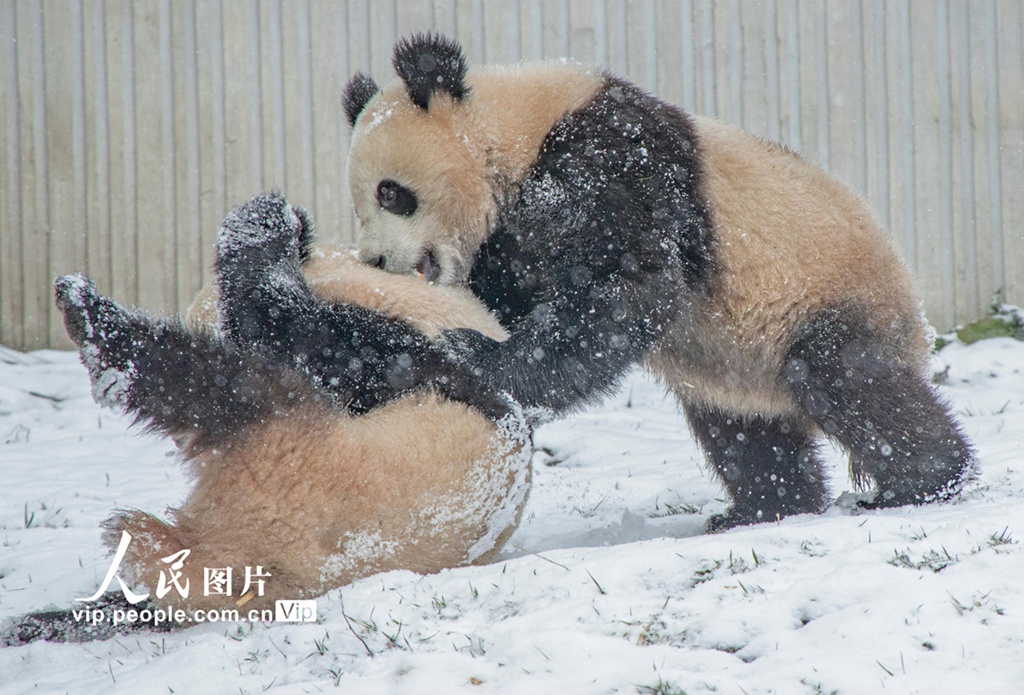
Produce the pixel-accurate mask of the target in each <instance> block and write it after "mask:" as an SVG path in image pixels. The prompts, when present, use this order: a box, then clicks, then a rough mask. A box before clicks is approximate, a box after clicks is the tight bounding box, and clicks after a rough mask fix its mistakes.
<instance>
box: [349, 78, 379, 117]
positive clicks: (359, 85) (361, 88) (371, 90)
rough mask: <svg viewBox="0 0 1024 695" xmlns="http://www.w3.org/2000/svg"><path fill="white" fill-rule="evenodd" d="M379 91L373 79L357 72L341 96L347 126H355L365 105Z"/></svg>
mask: <svg viewBox="0 0 1024 695" xmlns="http://www.w3.org/2000/svg"><path fill="white" fill-rule="evenodd" d="M379 91H380V87H378V86H377V83H376V82H374V81H373V78H372V77H370V76H369V75H367V74H366V73H362V72H357V73H356V74H355V75H353V76H352V79H351V80H349V81H348V84H347V85H345V91H344V92H342V94H341V103H342V105H343V106H344V107H345V116H346V117H347V118H348V124H349V125H355V124H356V119H357V118H359V114H361V113H362V112H363V109H365V108H366V104H367V103H368V102H369V101H370V99H372V98H373V97H374V95H375V94H376V93H377V92H379Z"/></svg>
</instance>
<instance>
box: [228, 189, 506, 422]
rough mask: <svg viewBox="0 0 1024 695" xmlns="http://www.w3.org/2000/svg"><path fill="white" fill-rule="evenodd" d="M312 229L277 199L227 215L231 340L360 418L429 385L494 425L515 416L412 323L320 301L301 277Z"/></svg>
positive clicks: (502, 399)
mask: <svg viewBox="0 0 1024 695" xmlns="http://www.w3.org/2000/svg"><path fill="white" fill-rule="evenodd" d="M310 224H311V223H310V221H309V218H308V217H307V216H306V214H305V213H304V212H303V211H301V209H299V208H293V207H292V206H291V205H289V203H288V201H287V200H285V199H284V198H283V197H282V196H280V195H278V194H273V193H272V194H267V195H261V196H257V197H255V198H253V199H251V200H250V201H248V202H246V203H244V204H242V205H240V206H238V207H237V208H235V209H234V210H233V211H232V212H231V213H230V214H229V215H228V216H227V217H226V218H225V220H224V224H223V226H222V228H221V230H220V234H219V236H218V241H217V261H216V269H217V289H218V294H219V297H220V299H219V301H220V314H221V320H222V324H223V325H222V326H221V328H222V330H223V332H224V333H225V335H226V336H227V339H228V340H229V341H231V342H232V343H234V344H235V345H238V346H240V347H243V348H244V349H246V350H252V351H253V352H254V353H256V354H259V355H261V356H263V357H264V358H266V359H267V360H269V361H271V362H274V363H279V364H282V365H288V366H291V367H292V368H294V369H296V370H297V371H299V372H301V373H303V374H304V375H306V377H307V378H308V380H309V381H310V383H311V384H312V385H313V386H314V387H316V388H317V390H318V391H319V392H320V393H323V394H325V395H327V396H328V397H330V398H331V400H332V401H333V402H334V403H335V404H336V405H338V406H340V407H344V408H346V409H348V410H349V411H350V412H352V413H354V414H359V413H364V412H366V411H368V410H370V409H372V408H374V407H376V406H378V405H382V404H384V403H387V402H389V401H391V400H393V399H395V398H397V397H399V396H401V395H403V394H406V393H408V392H410V391H412V390H415V389H422V388H433V389H436V390H437V391H439V392H440V393H442V394H443V395H445V396H446V397H449V398H452V399H454V400H458V401H462V402H464V403H468V404H469V405H472V406H474V407H476V408H478V409H479V410H481V411H482V412H484V413H485V414H487V415H489V416H491V417H493V418H495V419H498V418H500V417H502V416H504V415H505V414H506V413H508V412H509V410H510V403H509V401H508V400H507V399H506V398H505V397H504V396H503V395H502V394H500V393H499V392H498V391H497V390H496V389H491V388H487V387H486V386H485V385H484V384H482V383H481V382H480V380H479V379H478V378H476V377H475V376H474V375H473V374H472V372H471V371H470V369H469V367H468V366H466V365H464V364H461V363H460V361H459V360H458V359H457V358H456V356H455V355H454V354H453V353H452V351H451V350H450V349H448V348H447V347H446V346H441V345H435V344H434V343H432V342H431V341H430V340H428V339H427V338H426V337H425V336H424V335H423V334H422V333H420V332H419V331H417V330H415V329H414V328H413V327H412V326H411V325H410V324H408V323H405V322H403V321H399V320H396V319H393V318H390V317H388V316H387V315H385V314H384V313H382V312H379V311H376V310H373V309H368V308H366V307H362V306H355V305H349V304H341V303H330V302H325V301H323V300H321V299H319V298H318V297H316V295H314V294H313V292H312V290H311V289H310V288H309V286H308V285H307V284H306V281H305V279H304V278H303V276H302V272H301V255H302V248H303V246H304V242H303V241H302V240H303V239H304V238H306V237H308V236H309V235H308V233H307V232H306V230H307V229H308V228H309V226H310Z"/></svg>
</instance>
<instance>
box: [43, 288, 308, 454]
mask: <svg viewBox="0 0 1024 695" xmlns="http://www.w3.org/2000/svg"><path fill="white" fill-rule="evenodd" d="M54 284H55V290H56V302H57V306H58V308H59V309H60V310H61V311H62V312H63V314H64V324H65V326H66V328H67V331H68V335H70V336H71V339H72V340H74V341H75V343H76V344H77V345H78V347H79V350H80V353H81V357H82V362H83V364H85V366H86V368H87V369H88V370H89V376H90V379H91V381H92V390H93V397H94V398H95V399H96V401H97V402H98V403H100V404H101V405H106V406H108V407H112V408H115V409H120V410H123V411H125V412H127V413H130V414H131V415H133V416H134V417H135V418H136V422H137V423H139V424H142V425H143V426H145V427H146V428H147V429H150V430H153V431H157V432H160V433H162V434H165V435H170V436H171V437H174V438H175V439H176V440H177V441H178V442H179V444H184V443H187V444H188V446H189V447H190V448H191V447H200V448H207V447H210V446H216V445H217V443H218V442H221V441H223V440H224V439H225V438H228V437H230V436H231V435H232V434H234V433H236V432H238V431H239V430H240V429H241V428H243V427H245V426H247V425H249V424H251V423H254V422H258V421H260V420H261V419H264V418H266V417H269V416H271V415H273V414H275V413H278V412H280V411H281V410H282V409H284V408H289V407H292V406H295V405H298V404H300V403H302V402H304V401H308V400H316V399H318V397H317V396H316V395H315V394H314V393H313V391H312V388H311V386H310V385H309V383H308V382H307V381H306V380H304V379H303V377H302V376H301V375H299V374H298V373H297V372H295V371H293V370H291V369H288V368H286V367H283V366H281V365H278V364H273V363H270V362H268V361H267V360H265V359H263V358H261V357H259V356H258V355H254V354H250V353H246V352H243V351H241V350H239V349H238V348H236V347H234V346H232V345H231V344H229V343H227V342H225V341H224V340H222V339H220V338H218V337H217V336H215V335H213V334H211V333H204V332H194V331H189V330H187V329H186V328H185V327H184V326H183V325H182V324H181V322H180V321H177V320H174V319H167V318H153V317H150V316H148V315H147V314H145V313H144V312H141V311H138V310H131V309H126V308H124V307H122V306H120V305H119V304H117V303H116V302H114V301H113V300H111V299H109V298H107V297H103V296H100V295H99V294H98V293H97V291H96V287H95V286H94V285H93V284H92V282H90V281H89V280H88V279H86V278H84V277H83V276H80V275H76V276H64V277H60V278H57V280H56V282H55V283H54Z"/></svg>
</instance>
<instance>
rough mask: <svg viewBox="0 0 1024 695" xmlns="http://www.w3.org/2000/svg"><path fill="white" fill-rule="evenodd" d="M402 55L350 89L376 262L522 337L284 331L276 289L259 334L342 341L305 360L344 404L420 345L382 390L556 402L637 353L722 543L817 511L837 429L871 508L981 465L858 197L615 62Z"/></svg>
mask: <svg viewBox="0 0 1024 695" xmlns="http://www.w3.org/2000/svg"><path fill="white" fill-rule="evenodd" d="M394 66H395V69H396V71H397V72H398V75H399V77H400V78H401V81H400V82H398V83H395V84H392V85H390V86H388V87H386V88H385V89H384V90H380V89H379V88H378V86H377V85H376V83H375V82H374V81H373V80H372V79H371V78H369V77H367V76H365V75H362V74H357V75H356V76H355V77H354V78H353V79H352V80H351V81H350V82H349V84H348V86H347V88H346V90H345V95H344V106H345V111H346V114H347V116H348V119H349V121H350V123H351V124H352V125H353V126H354V130H353V135H352V146H351V152H350V160H349V182H350V185H351V189H352V196H353V199H354V202H355V207H356V211H357V214H358V216H359V219H360V223H361V226H362V231H361V241H360V247H361V256H362V258H363V260H364V261H366V262H368V263H370V264H372V265H376V266H379V267H381V268H384V269H386V270H388V271H391V272H394V273H399V274H404V273H418V274H420V275H422V276H425V278H426V279H427V280H430V281H433V282H435V283H439V284H444V285H468V286H469V287H470V288H471V289H472V290H473V292H474V293H475V294H476V295H477V296H478V297H480V298H481V299H482V300H483V301H484V302H485V303H486V304H487V305H488V306H489V307H490V308H491V309H492V310H494V311H496V312H497V313H498V315H499V317H500V318H501V321H502V323H503V324H504V325H505V327H506V328H507V329H508V330H509V332H510V334H511V337H510V339H509V340H507V341H506V342H496V341H493V340H490V339H487V338H485V337H483V336H481V335H479V334H477V333H474V332H472V331H451V332H448V333H447V342H448V345H449V346H450V353H451V354H450V355H448V356H447V357H446V358H445V359H440V360H439V358H438V356H437V354H436V352H433V351H432V349H433V348H436V345H435V346H430V347H431V348H432V349H423V348H421V347H420V346H419V345H417V344H414V343H415V341H411V338H408V337H407V336H405V334H404V333H403V330H404V329H402V327H401V326H399V325H397V324H394V323H386V325H385V324H382V322H380V321H379V320H378V319H375V318H372V317H362V316H361V315H357V313H350V314H349V315H348V316H347V317H340V318H338V317H336V318H335V319H332V321H333V323H330V327H329V328H328V327H327V324H322V325H320V326H309V325H296V323H295V322H294V321H292V322H288V321H286V320H285V319H282V316H284V317H286V316H287V312H281V311H279V310H278V309H277V306H278V304H279V303H280V302H282V301H287V298H288V293H289V291H290V290H289V289H288V288H287V287H285V288H280V289H279V288H276V287H266V288H261V290H262V291H263V294H262V299H261V301H260V302H259V303H258V306H257V307H256V308H257V309H258V319H256V320H254V321H253V322H252V325H251V326H249V327H248V328H247V329H246V330H249V334H248V335H247V340H253V341H255V342H259V343H262V344H263V345H265V346H266V347H267V349H268V350H270V351H285V352H287V351H288V350H291V349H292V348H290V347H288V346H289V345H292V344H294V343H299V344H312V345H322V346H324V347H327V348H329V349H327V350H326V353H327V354H326V355H322V354H320V353H318V352H317V351H316V350H308V351H307V352H308V355H309V362H308V363H307V364H306V365H305V368H307V369H310V370H312V372H313V373H316V374H319V375H322V377H323V378H324V380H325V382H329V383H331V384H335V387H336V388H339V389H342V390H345V389H351V388H353V387H352V384H354V383H355V380H357V379H359V378H362V376H364V375H365V373H366V372H367V371H370V372H372V373H379V372H380V370H381V368H382V367H381V365H382V364H383V363H382V362H381V360H380V359H376V358H374V357H373V356H374V355H388V354H390V353H392V352H393V348H392V347H390V346H393V345H394V344H395V341H398V342H402V341H406V340H410V345H409V347H408V349H407V350H405V351H404V352H403V354H404V355H405V357H406V366H407V367H408V369H407V370H405V372H404V373H403V378H402V379H401V380H400V382H401V383H397V382H390V383H382V388H381V389H379V390H378V391H376V393H375V398H376V399H377V400H379V401H386V400H387V399H389V398H393V397H396V396H397V395H398V394H400V393H402V392H403V390H405V389H409V388H414V387H415V386H416V385H417V384H424V383H436V384H445V383H447V381H448V380H449V379H451V375H452V373H453V372H452V371H451V370H452V369H453V367H452V365H454V364H458V363H460V361H461V362H465V363H468V364H469V365H470V366H471V368H472V369H473V370H474V372H475V374H476V375H477V377H478V378H479V380H480V382H481V384H484V385H486V386H487V387H488V388H487V389H485V391H484V392H485V393H486V392H488V391H489V390H492V389H494V390H500V391H505V392H508V393H509V394H510V395H511V396H512V397H513V398H514V399H515V400H516V401H518V402H519V403H522V404H523V405H525V406H530V407H534V408H541V409H546V410H548V411H550V412H551V413H553V414H561V413H565V412H567V411H571V410H572V409H574V408H578V407H580V406H582V405H584V404H586V403H588V402H593V401H595V400H597V399H598V398H599V397H601V396H603V395H604V394H607V393H608V392H610V391H611V390H612V389H613V388H614V387H615V386H616V384H617V382H618V380H619V379H620V377H621V376H622V375H623V374H624V372H625V371H626V370H628V369H629V368H630V367H632V366H633V365H636V364H643V365H645V366H646V367H648V368H649V369H651V370H652V371H653V372H654V373H655V374H657V375H659V376H660V377H661V378H662V379H663V380H664V382H665V383H666V385H667V386H668V388H669V389H671V391H672V392H673V393H674V394H675V396H676V398H677V399H678V401H679V403H680V405H681V406H682V408H683V410H684V412H685V414H686V417H687V419H688V421H689V423H690V426H691V428H692V429H693V432H694V435H695V436H696V439H697V441H698V442H699V443H700V445H701V446H702V448H703V449H704V451H705V452H706V454H707V457H708V459H709V461H710V463H711V464H712V468H713V470H714V471H715V473H716V474H717V475H718V477H719V479H720V480H721V481H722V483H723V484H724V485H725V487H726V489H727V490H728V493H729V496H730V498H731V500H732V507H731V509H730V510H729V511H728V513H727V514H725V515H723V516H720V517H716V518H713V519H712V520H711V522H710V524H709V526H710V528H711V529H722V528H727V527H730V526H734V525H737V524H747V523H753V522H758V521H769V520H775V519H777V518H780V517H784V516H787V515H790V514H798V513H803V512H820V511H822V510H823V509H825V508H826V507H827V506H828V504H829V501H830V494H829V491H828V487H827V485H826V481H825V480H824V475H823V470H822V463H821V459H820V457H819V454H818V451H817V445H816V439H817V437H818V436H819V434H821V433H822V432H823V433H824V434H825V435H826V436H828V437H830V438H832V439H834V440H835V441H836V442H838V443H839V444H841V445H842V446H843V447H844V448H845V449H846V450H847V451H848V452H849V455H850V470H851V474H852V476H853V479H854V481H855V483H856V484H858V485H859V486H865V487H866V486H868V485H870V484H871V483H874V495H873V500H872V501H871V502H869V503H867V504H868V505H869V506H896V505H903V504H911V503H914V504H916V503H923V502H928V501H932V500H938V499H946V498H948V497H950V496H951V495H953V494H955V493H956V492H957V491H958V490H959V489H960V488H961V486H962V485H963V483H964V481H965V479H966V478H967V477H969V475H970V473H971V471H972V463H971V461H972V452H971V448H970V446H969V445H968V443H967V442H966V441H965V439H964V437H963V436H962V435H961V433H960V432H959V430H958V427H957V425H956V424H955V422H954V421H953V419H952V418H951V416H950V413H949V410H948V408H947V406H945V405H944V404H943V403H942V402H941V401H940V400H939V399H938V398H937V396H936V394H935V393H934V392H933V391H932V389H931V388H930V387H929V385H928V383H927V381H926V379H925V376H924V372H925V367H926V361H927V358H928V348H929V345H928V341H927V336H926V331H925V327H924V325H923V322H922V318H921V315H920V310H919V304H918V300H917V298H916V297H915V294H914V290H913V288H912V283H911V279H910V277H909V275H908V272H907V270H906V269H905V268H904V266H903V265H902V264H901V262H900V260H899V259H898V257H897V255H896V254H895V252H894V251H893V250H892V248H891V247H890V245H889V243H888V240H887V238H886V235H885V234H884V233H883V232H882V231H881V230H880V229H879V228H878V227H877V225H876V224H875V222H874V221H873V220H872V217H871V215H870V213H869V212H868V210H867V209H866V208H865V206H864V204H863V203H862V201H861V200H860V199H858V198H857V196H855V195H854V194H852V193H851V192H850V191H848V190H847V189H846V188H844V187H843V186H842V185H840V184H839V183H837V182H836V181H834V180H833V179H831V178H829V177H828V176H827V175H825V174H824V173H823V172H822V171H821V170H820V169H818V168H817V167H815V166H813V165H811V164H808V163H807V162H805V161H804V160H802V159H801V158H800V157H798V156H797V155H795V154H794V153H792V152H790V151H788V150H786V149H785V148H783V147H781V146H779V145H775V144H772V143H768V142H765V141H763V140H760V139H758V138H756V137H753V136H751V135H748V134H745V133H743V132H740V131H738V130H735V129H733V128H730V127H728V126H725V125H722V124H719V123H717V122H715V121H712V120H709V119H705V118H698V117H693V116H689V115H687V114H685V113H683V112H682V111H680V110H679V109H677V108H675V107H673V106H670V105H668V104H666V103H665V102H662V101H660V100H658V99H656V98H654V97H652V96H649V95H647V94H645V93H644V92H642V91H641V90H640V89H638V88H637V87H636V86H634V85H632V84H629V83H628V82H625V81H623V80H620V79H618V78H615V77H612V76H610V75H608V74H606V73H602V72H597V71H592V70H587V69H584V68H581V67H578V66H576V65H572V64H565V63H543V64H525V65H519V66H511V67H499V68H495V67H491V68H483V69H480V70H475V71H473V72H470V71H468V69H467V66H466V61H465V58H464V56H463V54H462V51H461V48H460V47H459V45H458V44H457V43H455V42H453V41H450V40H448V39H446V38H443V37H440V36H436V35H429V34H428V35H420V36H415V37H413V38H412V39H411V40H408V41H403V42H401V43H399V44H398V46H397V47H396V49H395V54H394ZM268 262H273V259H268ZM325 320H326V319H325ZM349 338H351V341H350V340H349ZM324 341H327V342H324ZM330 341H334V342H330ZM452 355H454V356H455V357H457V358H458V359H452ZM353 359H354V360H356V362H355V363H353V362H352V360H353ZM352 364H357V367H358V368H356V369H353V368H352ZM470 395H471V396H472V394H470Z"/></svg>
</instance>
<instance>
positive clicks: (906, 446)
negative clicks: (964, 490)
mask: <svg viewBox="0 0 1024 695" xmlns="http://www.w3.org/2000/svg"><path fill="white" fill-rule="evenodd" d="M868 325H869V324H868V322H867V321H864V320H861V319H860V318H859V317H858V316H856V315H854V314H852V312H849V311H828V312H825V313H823V314H822V315H821V316H819V317H818V318H817V319H815V320H814V321H812V322H811V323H810V324H808V326H806V328H805V330H804V331H803V332H802V334H801V336H800V337H799V338H798V339H797V340H796V341H795V342H794V344H793V346H792V347H791V349H790V350H789V354H788V356H787V362H786V365H785V368H784V378H785V380H786V382H787V383H788V384H789V386H790V388H791V389H792V392H793V394H794V396H795V397H796V400H797V403H798V404H799V405H800V406H801V407H802V409H803V410H804V411H805V412H806V413H807V415H808V416H809V417H810V418H811V419H813V420H814V421H815V422H816V423H817V424H818V426H819V427H821V429H822V430H823V431H824V432H825V434H826V435H828V436H829V437H832V438H833V439H835V440H836V441H837V442H839V443H840V444H841V445H842V446H843V447H844V448H845V449H846V450H847V451H848V452H849V455H850V472H851V475H852V477H853V479H854V482H855V483H856V484H857V485H858V486H867V485H868V484H870V483H871V482H872V481H873V482H874V484H875V489H874V499H873V501H871V502H869V503H865V506H875V507H893V506H900V505H904V504H922V503H925V502H930V501H934V500H941V499H947V498H949V497H951V496H953V495H954V494H955V493H956V492H958V491H959V490H960V488H961V487H962V485H963V483H964V481H965V480H966V479H967V478H968V477H970V475H971V474H972V471H973V465H972V458H973V454H972V451H971V447H970V445H969V444H968V443H967V441H966V439H965V438H964V436H963V434H962V433H961V432H960V429H959V427H958V426H957V424H956V422H955V421H954V420H953V418H952V416H951V414H950V411H949V407H948V406H947V405H946V404H944V403H943V402H942V401H941V400H940V399H939V397H938V396H937V395H936V393H935V392H934V391H933V390H932V389H931V387H930V386H929V384H928V383H927V382H926V381H925V379H924V377H923V376H922V375H921V374H920V373H919V372H918V370H917V369H915V368H914V367H913V366H912V365H910V364H908V363H907V361H905V360H902V359H900V357H899V355H898V353H897V352H896V350H895V349H893V348H891V347H889V346H888V344H887V343H886V342H885V341H884V340H883V339H881V338H880V337H878V336H877V335H875V334H874V333H873V332H872V331H871V330H870V328H869V327H868Z"/></svg>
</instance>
